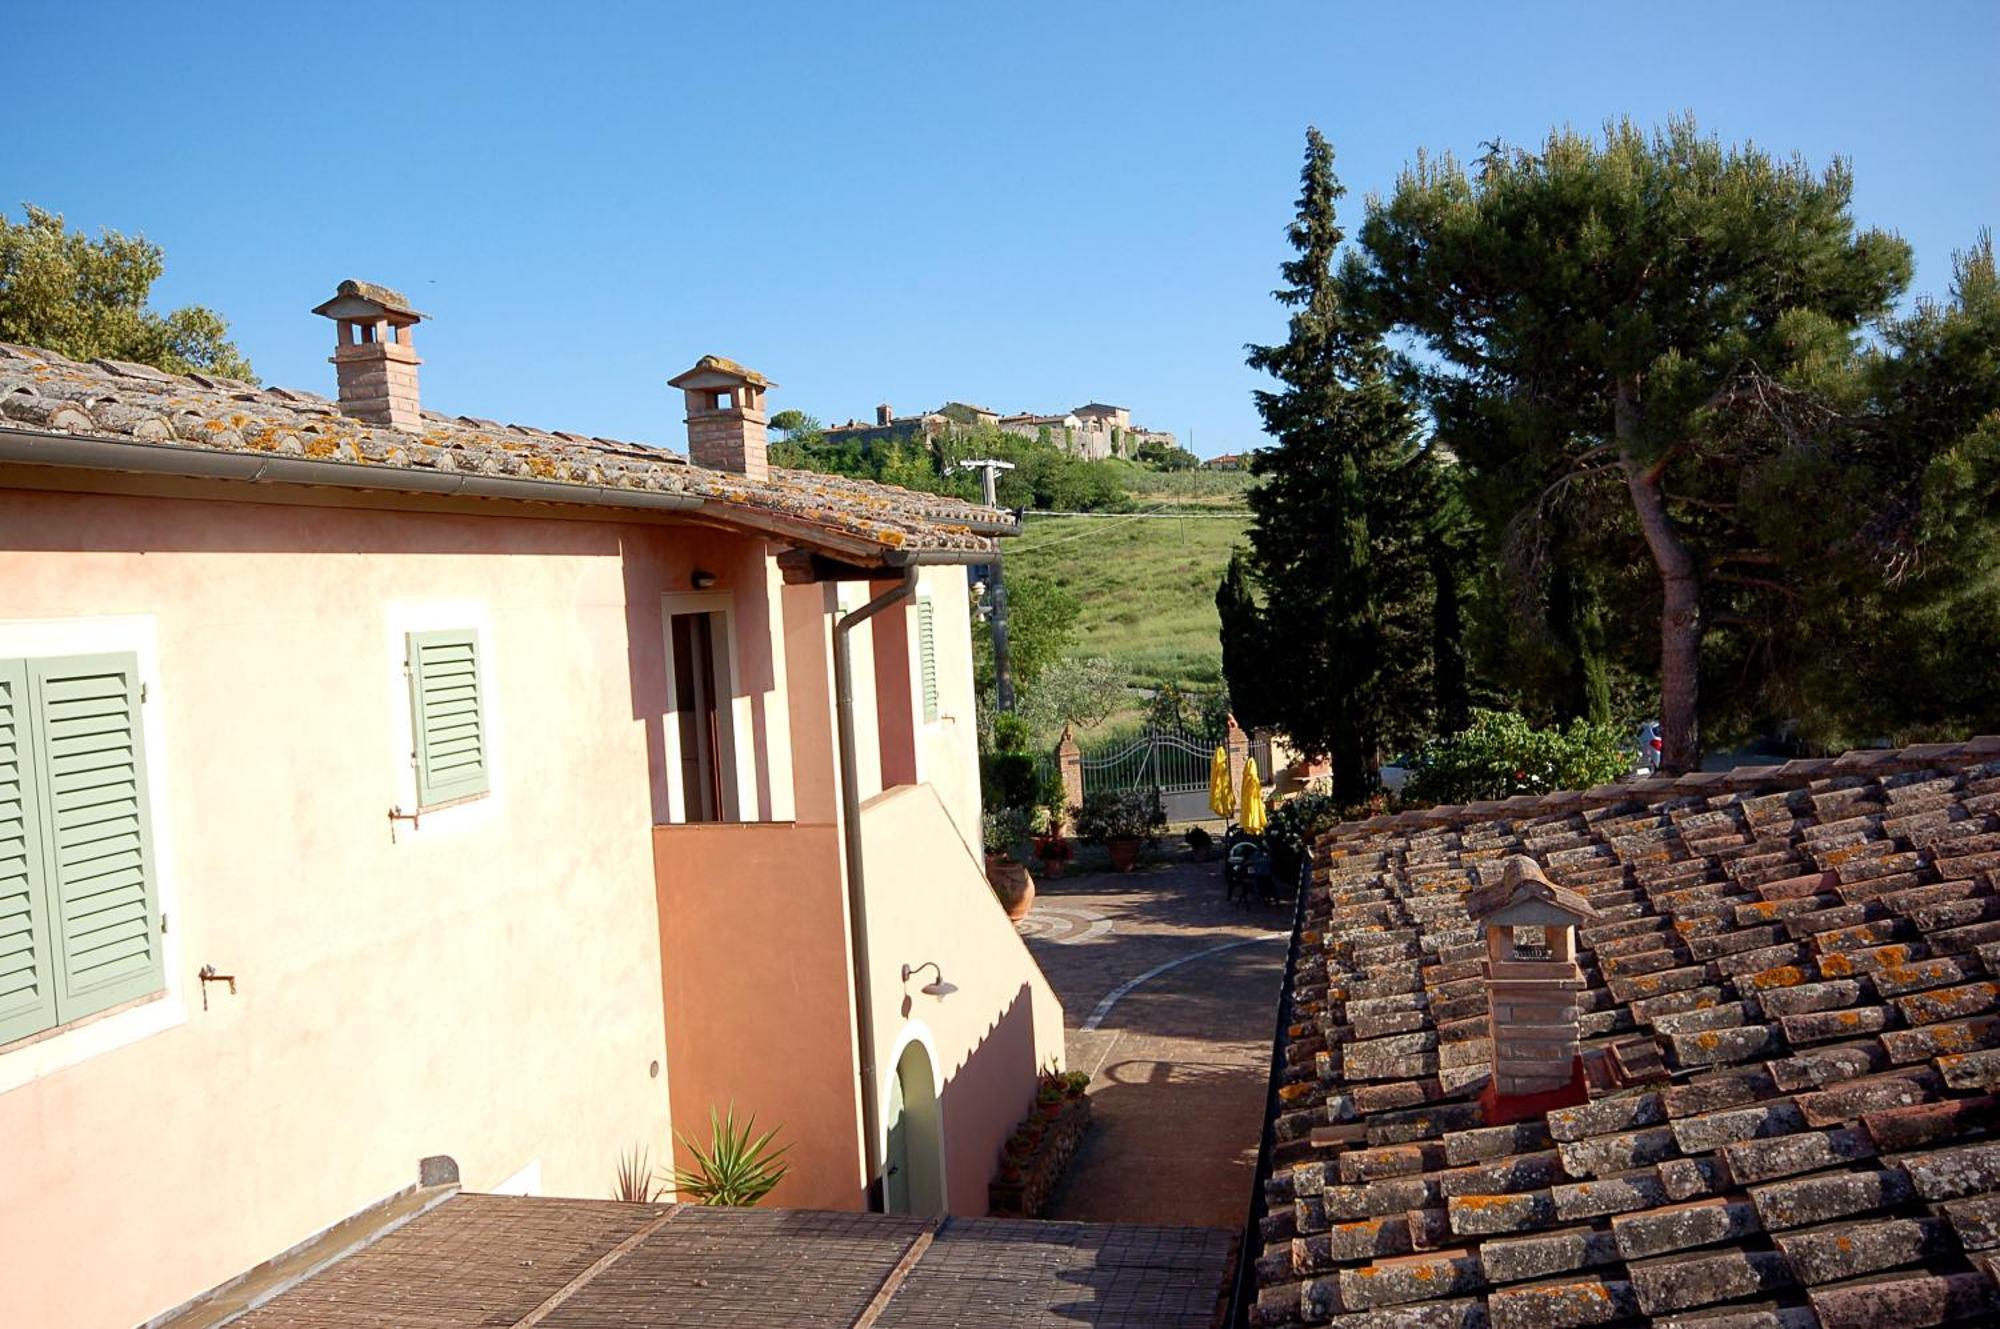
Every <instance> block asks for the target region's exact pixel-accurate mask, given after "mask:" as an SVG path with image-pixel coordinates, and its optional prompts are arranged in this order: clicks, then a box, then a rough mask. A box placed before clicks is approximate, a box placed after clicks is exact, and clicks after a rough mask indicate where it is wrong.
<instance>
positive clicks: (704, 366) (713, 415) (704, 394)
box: [667, 355, 778, 480]
mask: <svg viewBox="0 0 2000 1329" xmlns="http://www.w3.org/2000/svg"><path fill="white" fill-rule="evenodd" d="M667 382H668V386H670V387H676V388H679V389H680V390H681V392H682V394H683V395H684V396H685V397H686V398H687V428H688V460H689V461H691V462H693V463H694V464H695V465H697V466H705V467H707V468H708V469H709V470H711V471H731V472H734V473H735V474H737V475H747V476H749V477H750V478H751V479H753V480H762V479H764V478H765V477H766V476H768V475H769V474H770V473H771V467H770V463H769V461H768V460H767V459H766V457H765V438H764V422H765V416H764V392H765V390H766V389H768V388H775V387H776V386H778V385H777V384H775V383H773V382H771V380H770V379H768V378H765V377H764V376H763V375H762V374H760V373H758V372H756V371H755V370H754V369H745V368H744V367H743V366H742V365H739V364H737V363H736V362H735V361H734V360H725V359H723V358H722V357H721V356H719V355H704V356H703V357H701V359H699V360H697V361H695V365H694V368H693V369H690V370H688V371H687V372H686V373H685V374H681V375H679V376H677V377H675V378H671V379H669V380H667Z"/></svg>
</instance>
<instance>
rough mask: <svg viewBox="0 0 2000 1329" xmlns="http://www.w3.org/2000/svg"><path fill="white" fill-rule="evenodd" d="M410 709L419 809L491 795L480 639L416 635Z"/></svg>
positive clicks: (467, 634)
mask: <svg viewBox="0 0 2000 1329" xmlns="http://www.w3.org/2000/svg"><path fill="white" fill-rule="evenodd" d="M409 649H410V660H409V663H410V706H411V722H412V733H413V735H414V736H415V739H416V759H417V806H418V807H426V808H427V807H435V806H436V805H437V804H439V803H448V802H450V801H451V800H453V799H455V798H466V797H468V796H470V795H473V794H483V793H485V792H486V791H487V788H488V781H487V773H486V715H485V712H484V711H483V710H482V709H481V707H482V704H483V698H482V697H481V696H480V693H479V634H478V633H477V632H475V631H473V630H472V629H470V628H461V629H454V630H451V631H446V632H412V633H411V634H410V639H409Z"/></svg>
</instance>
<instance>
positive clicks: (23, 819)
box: [0, 660, 56, 1043]
mask: <svg viewBox="0 0 2000 1329" xmlns="http://www.w3.org/2000/svg"><path fill="white" fill-rule="evenodd" d="M28 711H29V707H28V670H27V666H26V665H24V664H23V663H22V662H21V661H19V660H0V1043H10V1042H12V1041H13V1040H15V1039H17V1038H25V1037H27V1036H28V1035H29V1034H36V1033H40V1032H41V1031H42V1030H44V1029H47V1028H49V1027H50V1026H51V1025H53V1024H54V1023H55V1022H56V979H55V956H54V953H53V952H52V951H51V950H50V949H49V905H48V884H47V881H46V875H47V872H46V869H45V867H44V865H43V863H42V835H41V819H42V818H41V797H40V786H39V783H38V782H37V781H36V779H35V760H34V756H33V748H32V746H31V745H30V743H29V729H28Z"/></svg>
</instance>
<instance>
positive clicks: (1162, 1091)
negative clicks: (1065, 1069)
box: [1019, 856, 1291, 1232]
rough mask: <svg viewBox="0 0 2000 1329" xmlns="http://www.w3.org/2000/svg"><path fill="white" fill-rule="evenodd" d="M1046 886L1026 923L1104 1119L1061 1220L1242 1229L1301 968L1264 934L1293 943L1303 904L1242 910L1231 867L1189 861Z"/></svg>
mask: <svg viewBox="0 0 2000 1329" xmlns="http://www.w3.org/2000/svg"><path fill="white" fill-rule="evenodd" d="M1037 889H1038V892H1039V893H1038V895H1037V897H1036V900H1035V907H1034V910H1033V912H1032V913H1030V915H1029V916H1028V918H1027V919H1025V920H1023V922H1022V923H1021V924H1020V925H1019V926H1020V929H1021V931H1022V933H1023V934H1024V935H1025V936H1026V937H1027V940H1028V946H1029V948H1030V949H1031V950H1032V951H1033V952H1034V956H1035V959H1036V960H1037V961H1038V962H1039V963H1040V964H1041V966H1042V972H1043V973H1045V974H1047V975H1048V978H1049V982H1050V984H1051V985H1052V986H1053V987H1054V988H1055V990H1056V994H1057V995H1058V996H1059V997H1061V998H1062V1001H1063V1007H1064V1011H1065V1024H1066V1025H1067V1027H1068V1037H1067V1039H1066V1042H1067V1046H1068V1054H1069V1065H1070V1068H1071V1069H1073V1070H1085V1071H1089V1072H1091V1085H1090V1094H1091V1112H1092V1118H1093V1121H1092V1125H1091V1129H1090V1133H1089V1135H1088V1136H1086V1137H1085V1139H1084V1143H1083V1146H1082V1148H1081V1149H1079V1150H1078V1151H1077V1156H1076V1158H1075V1159H1074V1160H1073V1161H1072V1162H1071V1164H1070V1169H1069V1172H1068V1174H1067V1175H1066V1176H1065V1178H1064V1180H1063V1183H1062V1185H1061V1186H1060V1187H1059V1188H1058V1189H1057V1191H1056V1194H1055V1196H1054V1198H1053V1200H1052V1202H1051V1205H1050V1209H1049V1213H1048V1215H1047V1217H1049V1218H1050V1219H1058V1220H1067V1221H1083V1222H1116V1223H1165V1224H1175V1225H1187V1226H1200V1227H1215V1228H1223V1229H1227V1230H1229V1231H1232V1232H1234V1231H1237V1230H1240V1229H1241V1227H1242V1225H1243V1221H1244V1218H1245V1217H1246V1215H1247V1212H1248V1208H1249V1203H1250V1185H1251V1180H1252V1176H1253V1174H1254V1172H1255V1169H1256V1164H1257V1141H1258V1137H1259V1134H1260V1132H1261V1131H1262V1129H1263V1117H1264V1091H1265V1083H1266V1078H1267V1076H1268V1075H1269V1072H1270V1058H1271V1039H1272V1036H1273V1033H1274V1028H1273V1026H1274V1024H1275V1022H1276V1020H1277V1011H1278V988H1279V984H1280V982H1281V980H1282V979H1283V976H1284V961H1285V943H1284V941H1283V940H1279V939H1273V940H1264V941H1259V940H1257V939H1258V938H1261V937H1268V936H1270V934H1274V933H1284V934H1287V935H1288V934H1289V932H1290V928H1291V907H1290V906H1289V905H1284V906H1280V907H1277V908H1271V907H1267V906H1252V907H1251V908H1249V909H1245V908H1243V907H1241V906H1240V905H1236V904H1232V903H1229V902H1228V901H1226V900H1224V899H1223V893H1222V875H1221V868H1220V866H1219V865H1218V864H1217V863H1213V862H1210V863H1205V864H1203V863H1193V862H1189V861H1186V859H1185V857H1184V856H1183V857H1182V858H1181V859H1180V860H1179V861H1175V862H1170V863H1164V864H1156V865H1153V866H1150V867H1146V868H1142V869H1141V870H1140V871H1138V872H1134V873H1131V874H1127V875H1117V874H1111V873H1097V874H1091V875H1088V876H1072V877H1063V878H1058V879H1056V880H1052V881H1038V882H1037ZM1225 946H1227V947H1229V949H1226V950H1221V949H1216V948H1219V947H1225ZM1205 951H1213V953H1212V954H1201V953H1202V952H1205ZM1189 957H1198V958H1189ZM1176 960H1181V961H1184V963H1180V964H1177V965H1175V966H1174V967H1172V968H1169V969H1166V970H1164V971H1162V972H1160V973H1159V974H1157V975H1155V976H1154V977H1152V978H1149V979H1147V980H1146V981H1144V982H1142V983H1140V984H1138V985H1137V986H1136V987H1133V988H1132V989H1131V990H1130V991H1129V992H1127V993H1125V994H1124V995H1123V996H1121V997H1119V998H1118V1000H1117V1002H1116V1004H1115V1005H1113V1006H1112V1007H1111V1009H1110V1010H1109V1011H1108V1012H1105V1013H1104V1014H1103V1015H1102V1016H1101V1017H1100V1021H1099V1023H1098V1026H1097V1027H1096V1028H1094V1029H1086V1028H1085V1026H1086V1025H1087V1024H1088V1023H1089V1022H1090V1020H1091V1016H1092V1013H1093V1011H1094V1010H1096V1008H1097V1007H1098V1005H1099V1003H1100V1002H1102V1001H1103V1000H1104V999H1105V998H1106V997H1107V996H1109V995H1111V994H1113V993H1114V992H1116V991H1117V990H1118V988H1119V987H1120V986H1121V985H1123V984H1125V983H1127V982H1128V981H1130V980H1131V979H1134V978H1136V977H1138V976H1140V975H1142V974H1145V973H1146V972H1147V971H1148V970H1151V969H1153V968H1155V967H1156V966H1159V965H1163V964H1167V963H1169V962H1172V961H1176Z"/></svg>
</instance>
